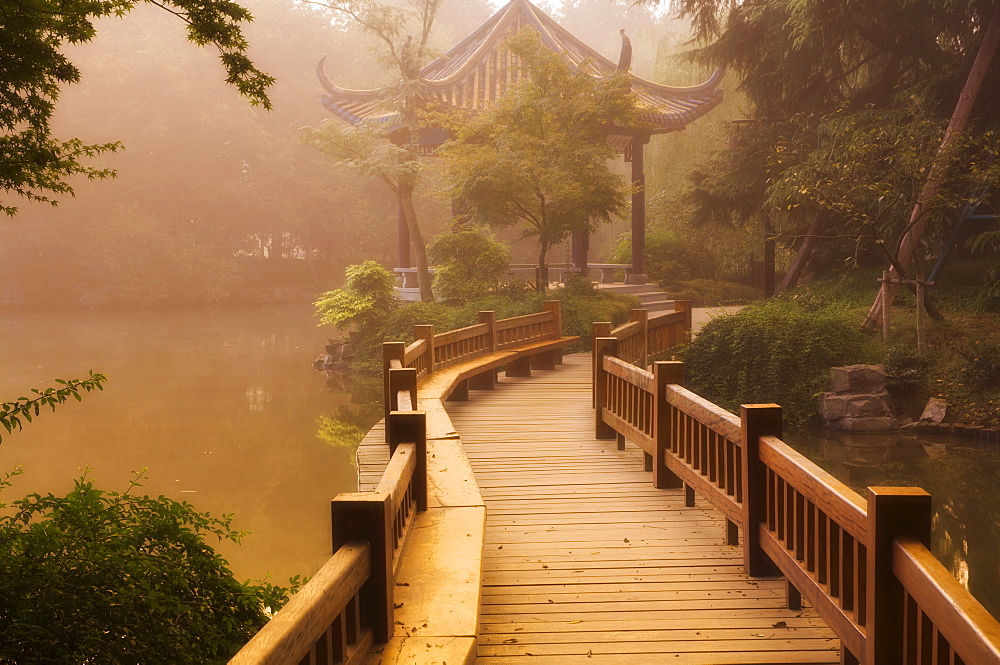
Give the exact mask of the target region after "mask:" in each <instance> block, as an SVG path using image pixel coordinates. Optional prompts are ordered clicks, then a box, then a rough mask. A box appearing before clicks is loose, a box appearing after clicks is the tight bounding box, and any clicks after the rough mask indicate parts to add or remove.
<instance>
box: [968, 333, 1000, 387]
mask: <svg viewBox="0 0 1000 665" xmlns="http://www.w3.org/2000/svg"><path fill="white" fill-rule="evenodd" d="M962 355H963V356H964V357H965V361H966V364H965V368H964V370H963V371H964V373H965V382H966V383H967V384H968V386H969V387H970V388H974V389H977V390H984V389H989V388H992V389H996V388H997V387H998V386H1000V344H991V343H987V344H976V345H975V346H974V347H973V348H971V349H969V350H967V351H963V352H962Z"/></svg>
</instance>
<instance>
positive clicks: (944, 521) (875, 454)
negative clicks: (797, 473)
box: [786, 430, 1000, 617]
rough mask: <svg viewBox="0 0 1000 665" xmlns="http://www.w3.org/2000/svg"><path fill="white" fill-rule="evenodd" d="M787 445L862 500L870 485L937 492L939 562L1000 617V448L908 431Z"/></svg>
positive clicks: (815, 437) (797, 435) (792, 439)
mask: <svg viewBox="0 0 1000 665" xmlns="http://www.w3.org/2000/svg"><path fill="white" fill-rule="evenodd" d="M786 440H787V442H788V443H789V444H790V445H792V446H793V447H795V448H796V449H797V450H799V451H800V452H802V453H803V454H804V455H806V456H807V457H809V458H810V459H812V460H813V461H814V462H816V463H817V464H819V465H820V466H822V467H823V468H824V469H826V470H827V471H829V472H830V473H831V474H833V475H834V476H836V477H837V478H838V479H839V480H840V481H841V482H844V483H846V484H848V485H850V486H851V487H853V488H855V489H856V490H858V491H859V492H860V493H861V494H862V495H864V488H865V487H867V486H870V485H883V486H893V485H896V486H910V487H913V486H916V487H923V488H924V489H926V490H927V491H928V492H930V493H931V495H932V496H933V498H934V501H933V504H934V516H933V522H932V537H933V543H932V546H933V550H934V554H935V556H937V558H938V559H939V560H940V561H941V562H942V563H944V565H945V566H946V567H947V568H948V569H949V570H950V571H951V573H952V574H953V575H954V576H955V578H956V579H957V580H958V581H959V582H961V583H962V584H963V585H964V586H966V587H967V588H968V589H969V591H970V592H971V593H972V595H974V596H975V597H976V598H977V599H978V600H979V601H980V602H981V603H983V605H984V606H986V608H987V609H988V610H989V611H990V612H991V613H992V614H993V615H994V616H997V617H1000V556H998V553H1000V448H998V447H997V446H996V445H991V444H982V445H979V444H977V443H974V442H971V441H969V440H967V439H959V438H952V437H942V436H933V435H920V436H919V437H918V436H916V435H915V434H908V433H905V431H904V433H898V432H897V433H891V434H850V433H841V432H832V431H830V430H812V431H808V432H790V433H789V434H788V435H787V436H786Z"/></svg>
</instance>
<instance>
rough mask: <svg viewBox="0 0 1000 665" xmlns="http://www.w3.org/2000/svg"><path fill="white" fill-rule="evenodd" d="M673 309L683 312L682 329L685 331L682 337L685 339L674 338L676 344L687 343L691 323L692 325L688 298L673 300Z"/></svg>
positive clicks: (689, 336) (691, 313) (689, 338)
mask: <svg viewBox="0 0 1000 665" xmlns="http://www.w3.org/2000/svg"><path fill="white" fill-rule="evenodd" d="M674 311H675V312H684V331H685V332H686V333H687V334H686V335H684V336H683V337H685V339H679V340H676V341H677V343H678V344H687V343H688V342H690V341H691V325H692V315H693V313H694V312H693V310H692V309H691V301H690V300H675V301H674Z"/></svg>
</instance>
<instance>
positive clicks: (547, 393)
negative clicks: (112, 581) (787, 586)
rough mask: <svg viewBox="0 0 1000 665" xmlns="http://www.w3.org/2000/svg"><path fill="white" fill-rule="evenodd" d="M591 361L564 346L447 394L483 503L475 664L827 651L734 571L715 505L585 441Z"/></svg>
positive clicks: (809, 656) (832, 648) (765, 587)
mask: <svg viewBox="0 0 1000 665" xmlns="http://www.w3.org/2000/svg"><path fill="white" fill-rule="evenodd" d="M590 373H591V363H590V358H589V356H567V357H566V363H565V364H564V365H562V366H561V367H559V368H557V369H556V370H555V371H552V372H545V373H536V374H535V376H534V377H533V378H530V379H529V378H523V379H522V378H502V379H501V380H500V381H499V382H498V384H497V387H496V390H494V391H490V392H485V391H484V392H482V393H475V391H473V393H471V394H470V395H471V399H470V401H469V402H456V403H453V404H454V405H453V406H451V405H450V407H449V414H450V417H451V421H452V422H453V423H454V427H455V429H456V430H457V431H459V432H461V435H462V442H463V446H464V449H465V451H466V453H467V457H468V459H469V461H470V463H471V465H472V468H473V471H474V473H475V476H476V482H477V483H478V484H479V487H480V492H481V494H482V496H483V499H484V500H485V502H486V506H487V520H486V537H485V545H484V551H483V575H484V584H483V589H482V601H481V602H482V605H481V615H480V626H481V630H480V644H479V659H478V661H477V662H484V663H489V662H492V663H507V664H510V663H517V662H524V660H525V659H527V660H531V661H532V662H535V663H537V662H545V663H550V662H551V663H558V662H571V661H572V662H587V663H593V662H606V663H622V662H628V663H630V664H631V663H643V662H649V663H661V662H679V663H685V662H703V663H713V664H715V665H720V664H722V663H726V662H733V663H741V662H746V663H753V662H756V663H782V662H788V663H808V662H818V663H835V662H838V658H839V654H838V652H837V648H838V645H839V643H838V642H837V641H836V640H835V638H834V636H833V633H832V632H831V631H829V629H828V628H827V627H826V626H825V624H824V623H823V621H822V620H821V619H819V618H818V617H817V615H816V613H815V610H813V609H812V608H810V607H805V608H804V609H803V610H802V611H794V612H793V611H791V610H788V609H787V608H785V607H784V606H783V605H784V583H783V581H781V580H776V579H753V578H749V577H748V576H746V574H745V573H744V572H743V570H742V565H741V563H742V558H741V557H742V555H741V553H740V550H739V549H737V548H734V547H730V546H729V545H726V543H725V540H724V539H725V519H724V517H723V515H721V514H720V513H719V512H717V511H716V510H715V509H713V508H711V506H710V505H709V504H708V502H707V501H705V500H704V499H702V498H700V497H699V498H698V500H697V504H696V506H695V507H693V508H689V507H685V505H684V496H683V492H682V491H681V490H677V489H669V490H658V489H656V488H654V487H653V486H652V473H649V472H646V471H643V469H642V458H641V453H642V451H641V449H640V448H638V447H636V446H635V445H633V444H632V443H629V444H628V445H627V450H625V451H619V450H617V449H616V447H615V444H614V442H613V441H602V440H597V439H594V433H593V425H592V423H593V410H592V408H591V404H590V400H591V391H590V386H589V377H590ZM512 414H516V418H512V417H511V415H512ZM512 421H513V422H512ZM722 422H723V425H724V426H725V425H727V423H728V421H726V419H722ZM705 482H708V481H707V480H706V481H705ZM698 632H701V634H700V635H698V634H697V633H698ZM741 637H743V638H745V639H740V638H741ZM511 640H516V641H511ZM529 653H531V654H536V655H531V656H529V655H527V654H529Z"/></svg>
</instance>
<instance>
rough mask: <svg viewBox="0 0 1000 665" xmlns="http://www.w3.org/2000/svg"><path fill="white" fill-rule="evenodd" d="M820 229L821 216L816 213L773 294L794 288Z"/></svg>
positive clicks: (821, 225)
mask: <svg viewBox="0 0 1000 665" xmlns="http://www.w3.org/2000/svg"><path fill="white" fill-rule="evenodd" d="M822 230H823V216H822V215H820V214H819V213H816V216H815V217H813V219H812V221H811V222H810V223H809V230H808V231H806V235H805V237H804V238H802V244H801V245H799V251H798V253H797V254H796V255H795V260H794V261H792V265H791V267H790V268H789V269H788V272H787V273H785V278H784V279H782V280H781V284H779V285H778V288H777V289H776V290H775V292H774V295H779V294H781V293H782V292H783V291H785V290H786V289H792V288H795V285H796V284H798V282H799V277H801V276H802V271H803V270H805V267H806V265H807V264H808V263H809V258H810V257H811V256H812V251H813V248H814V247H815V246H816V241H817V240H819V234H820V231H822Z"/></svg>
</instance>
